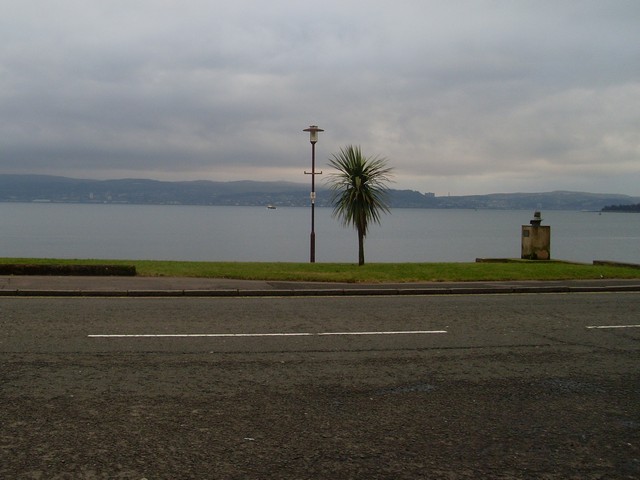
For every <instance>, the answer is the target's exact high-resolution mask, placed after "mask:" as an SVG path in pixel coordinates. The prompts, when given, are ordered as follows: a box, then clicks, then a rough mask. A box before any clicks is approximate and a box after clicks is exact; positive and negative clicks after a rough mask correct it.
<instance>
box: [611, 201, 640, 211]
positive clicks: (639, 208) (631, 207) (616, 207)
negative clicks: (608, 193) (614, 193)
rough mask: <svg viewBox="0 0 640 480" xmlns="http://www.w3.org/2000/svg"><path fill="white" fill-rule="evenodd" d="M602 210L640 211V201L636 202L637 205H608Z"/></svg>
mask: <svg viewBox="0 0 640 480" xmlns="http://www.w3.org/2000/svg"><path fill="white" fill-rule="evenodd" d="M602 211H603V212H631V213H640V203H636V204H635V205H633V204H632V205H607V206H606V207H604V208H603V209H602Z"/></svg>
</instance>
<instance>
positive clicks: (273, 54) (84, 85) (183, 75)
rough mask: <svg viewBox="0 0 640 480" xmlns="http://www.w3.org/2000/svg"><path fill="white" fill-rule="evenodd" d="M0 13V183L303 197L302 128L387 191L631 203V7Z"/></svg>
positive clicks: (222, 7) (638, 11) (92, 4)
mask: <svg viewBox="0 0 640 480" xmlns="http://www.w3.org/2000/svg"><path fill="white" fill-rule="evenodd" d="M8 3H9V5H8V7H7V8H5V11H6V14H5V15H4V16H3V19H0V41H1V46H0V132H1V133H0V171H4V172H17V171H20V172H34V173H58V174H64V175H72V176H73V175H74V174H76V173H79V172H81V173H82V174H83V175H85V176H91V175H99V176H102V177H104V176H110V175H129V174H131V175H134V174H135V175H140V176H147V177H150V178H176V179H179V178H181V179H182V178H184V179H190V178H210V179H214V180H215V179H219V178H218V177H219V176H222V175H224V177H225V178H224V179H233V178H236V179H239V178H247V175H261V176H262V177H264V178H265V179H276V178H278V179H283V180H290V181H306V180H307V179H306V178H305V177H303V176H302V174H301V172H302V170H303V169H304V168H307V165H306V163H305V162H307V161H308V153H309V152H308V143H306V141H305V140H306V138H305V134H303V133H302V129H303V128H305V127H306V126H308V125H309V124H312V123H313V124H318V125H320V126H321V127H322V128H325V130H326V132H325V133H324V134H323V135H322V137H321V140H320V143H319V145H318V149H319V152H321V153H320V154H321V155H322V156H324V157H325V158H326V157H327V156H328V155H329V153H330V152H332V151H336V150H337V149H338V148H339V147H340V146H342V145H344V144H345V143H357V144H361V145H362V146H363V149H364V150H365V152H370V153H371V154H381V155H384V156H387V157H388V158H389V159H390V160H392V162H393V164H394V166H395V169H396V173H397V177H398V182H399V184H400V185H399V186H400V187H403V186H404V187H407V188H415V189H418V190H421V191H437V192H438V193H443V191H442V190H449V189H451V190H454V191H453V192H452V193H483V191H485V192H486V191H487V190H485V189H488V191H492V190H494V189H498V187H499V190H505V189H507V190H508V189H510V188H509V185H513V188H514V189H515V188H517V187H521V186H523V185H524V186H525V187H527V188H528V189H529V190H544V189H547V187H549V186H551V185H552V184H553V185H556V186H558V187H559V188H561V187H562V185H563V182H564V184H566V185H567V186H575V187H579V188H583V189H586V190H593V191H602V190H603V189H605V188H606V189H611V188H613V189H614V190H615V191H617V192H620V193H627V194H640V192H639V191H638V190H637V188H638V187H637V186H636V185H637V184H640V182H639V183H635V184H634V183H633V181H634V180H640V178H639V175H640V174H639V173H638V170H637V168H634V159H636V160H637V156H638V153H639V151H640V147H639V143H638V140H637V135H635V134H634V131H635V129H636V126H637V125H638V124H639V123H640V107H639V106H638V105H640V98H639V97H640V84H639V83H638V78H640V58H638V57H639V53H638V50H637V45H638V43H639V42H638V40H640V34H638V32H637V28H636V27H637V25H635V22H634V20H633V19H634V18H636V19H637V18H638V17H639V15H640V4H638V3H637V2H635V1H624V0H616V1H610V2H596V1H585V2H539V1H535V2H534V1H523V2H509V3H502V2H501V3H500V4H498V3H495V2H475V1H464V0H460V1H453V2H447V3H446V4H445V3H444V2H436V1H427V2H424V1H411V0H400V1H398V2H395V3H393V5H391V4H388V2H382V1H372V2H361V1H340V2H338V1H328V2H325V3H323V4H308V3H306V2H297V1H293V0H291V1H287V0H279V1H274V2H270V4H269V8H264V7H261V8H256V4H255V2H251V1H247V0H238V1H235V2H232V3H229V2H210V1H204V0H203V1H195V0H190V1H186V2H173V1H167V2H155V1H143V2H134V3H131V2H121V1H115V0H114V1H113V2H98V1H95V0H88V1H86V2H71V1H60V2H55V3H46V4H41V2H36V1H29V0H21V1H20V2H18V1H17V0H16V1H13V0H11V1H9V2H8ZM605 167H606V168H607V169H608V171H609V172H616V173H615V174H612V175H611V176H609V177H607V178H606V181H604V180H603V179H604V176H603V174H602V172H603V170H604V169H605ZM550 176H552V177H553V181H550ZM262 177H261V178H262ZM251 178H254V177H251ZM256 179H258V178H256ZM567 188H568V187H567ZM481 190H482V191H481Z"/></svg>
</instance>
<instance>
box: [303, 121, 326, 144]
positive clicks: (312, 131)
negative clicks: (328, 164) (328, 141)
mask: <svg viewBox="0 0 640 480" xmlns="http://www.w3.org/2000/svg"><path fill="white" fill-rule="evenodd" d="M303 132H309V141H310V142H311V143H316V142H317V141H318V132H324V130H323V129H321V128H318V126H317V125H311V126H310V127H309V128H305V129H304V130H303Z"/></svg>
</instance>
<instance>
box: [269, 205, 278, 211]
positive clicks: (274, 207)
mask: <svg viewBox="0 0 640 480" xmlns="http://www.w3.org/2000/svg"><path fill="white" fill-rule="evenodd" d="M276 208H277V207H276V206H275V205H267V209H268V210H275V209H276Z"/></svg>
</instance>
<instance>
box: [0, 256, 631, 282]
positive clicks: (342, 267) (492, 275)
mask: <svg viewBox="0 0 640 480" xmlns="http://www.w3.org/2000/svg"><path fill="white" fill-rule="evenodd" d="M0 263H4V264H7V263H26V264H55V265H71V264H74V265H92V264H105V263H108V264H113V265H134V266H135V267H136V270H137V272H138V275H140V276H151V277H158V276H167V277H202V278H235V279H243V280H281V281H286V280H290V281H313V282H351V283H365V282H368V283H376V282H377V283H383V282H432V281H436V282H465V281H492V280H495V281H497V280H586V279H597V278H619V279H630V278H631V279H632V278H640V269H638V268H632V267H622V266H610V265H587V264H576V263H568V262H559V261H549V262H541V261H526V260H522V261H510V262H505V263H371V264H366V265H363V266H361V267H358V266H357V265H354V264H346V263H314V264H311V263H269V262H175V261H148V260H86V259H82V260H79V259H46V258H38V259H35V258H0Z"/></svg>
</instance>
